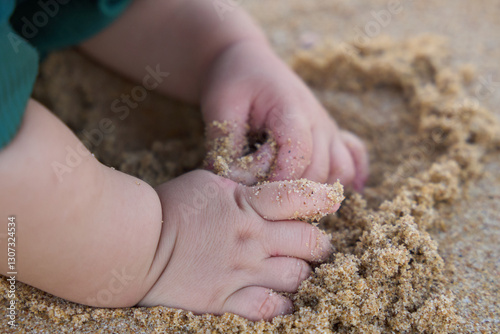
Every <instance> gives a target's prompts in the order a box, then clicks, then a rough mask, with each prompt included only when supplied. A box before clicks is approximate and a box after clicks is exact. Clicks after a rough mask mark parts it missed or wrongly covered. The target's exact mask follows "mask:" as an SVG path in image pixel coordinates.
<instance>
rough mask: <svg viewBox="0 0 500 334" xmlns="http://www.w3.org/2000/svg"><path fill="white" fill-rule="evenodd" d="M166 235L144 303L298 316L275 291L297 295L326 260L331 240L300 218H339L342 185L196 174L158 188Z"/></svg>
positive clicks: (253, 317)
mask: <svg viewBox="0 0 500 334" xmlns="http://www.w3.org/2000/svg"><path fill="white" fill-rule="evenodd" d="M156 190H157V192H158V194H159V196H160V200H161V202H162V207H163V215H164V217H163V219H164V223H163V224H164V226H163V229H162V233H161V237H160V242H159V246H158V249H157V253H156V256H155V260H154V261H155V262H154V263H153V265H152V267H151V270H150V272H151V274H152V275H157V277H159V278H158V279H157V281H156V283H155V284H154V286H153V287H152V288H151V290H150V291H149V292H148V293H147V295H146V296H145V297H144V298H143V299H142V301H141V302H140V303H139V305H143V306H154V305H165V306H169V307H176V308H182V309H186V310H190V311H193V312H195V313H214V314H223V313H225V312H231V313H235V314H238V315H241V316H243V317H246V318H248V319H250V320H260V319H270V318H273V317H274V316H277V315H281V314H287V313H290V312H291V311H292V310H293V307H292V302H291V301H290V300H289V299H287V298H285V297H283V296H281V295H280V294H278V293H276V292H274V291H284V292H293V291H296V290H297V288H298V286H299V284H300V283H301V282H302V281H303V280H304V279H306V278H307V277H308V276H309V274H310V271H311V268H310V266H309V264H308V262H316V261H322V260H325V259H326V258H327V257H328V256H329V255H330V254H331V251H332V246H331V244H330V241H329V238H328V237H327V236H326V235H325V234H324V233H323V232H321V231H320V230H318V229H317V228H316V227H314V226H313V225H311V224H309V223H305V222H303V221H297V220H294V219H297V218H307V217H316V218H317V217H319V216H322V215H325V214H327V213H332V212H335V211H336V210H337V209H338V207H339V203H340V201H341V200H342V199H343V196H342V186H340V185H339V184H337V185H334V186H332V185H321V184H317V183H314V182H309V181H305V180H299V181H284V182H272V183H266V184H264V185H259V186H254V187H246V186H243V185H241V184H237V183H235V182H233V181H231V180H229V179H227V178H223V177H220V176H217V175H214V174H212V173H210V172H207V171H194V172H191V173H188V174H185V175H183V176H181V177H179V178H177V179H175V180H172V181H170V182H167V183H165V184H163V185H161V186H159V187H158V188H157V189H156Z"/></svg>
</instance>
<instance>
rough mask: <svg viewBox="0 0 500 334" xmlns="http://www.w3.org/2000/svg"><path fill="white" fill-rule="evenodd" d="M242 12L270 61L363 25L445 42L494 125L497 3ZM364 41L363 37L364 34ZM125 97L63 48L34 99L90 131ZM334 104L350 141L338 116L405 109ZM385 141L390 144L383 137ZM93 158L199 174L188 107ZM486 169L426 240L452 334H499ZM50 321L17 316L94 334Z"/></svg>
mask: <svg viewBox="0 0 500 334" xmlns="http://www.w3.org/2000/svg"><path fill="white" fill-rule="evenodd" d="M239 3H240V4H241V5H242V6H243V7H245V8H247V9H248V10H249V11H250V12H251V13H252V14H253V16H254V17H255V18H256V20H257V21H258V22H259V23H260V24H261V25H262V27H263V28H264V30H265V32H266V33H267V35H268V36H269V39H270V41H271V43H272V45H273V46H274V47H275V49H276V51H277V52H278V53H279V54H280V55H281V56H282V57H283V58H285V59H288V58H289V57H290V56H291V55H293V54H295V53H296V51H297V50H300V49H302V50H307V49H310V48H313V47H314V46H315V45H319V44H321V43H324V42H325V41H327V42H332V43H335V44H339V43H343V42H345V41H351V40H353V39H354V40H356V39H359V36H360V34H363V33H362V31H363V30H365V28H366V27H370V28H371V29H372V30H370V32H371V34H369V35H368V38H369V39H375V38H379V37H381V36H390V37H392V38H394V39H395V40H404V39H407V38H411V37H414V36H417V35H421V34H427V33H431V34H436V35H440V36H443V37H445V38H446V39H447V41H448V45H449V50H450V55H451V57H450V58H449V61H450V66H453V67H456V68H457V69H458V68H462V69H463V68H466V69H469V70H470V69H472V68H475V70H474V71H470V72H471V73H472V72H474V73H475V74H474V75H473V78H472V81H471V84H470V85H469V86H467V89H468V93H469V95H470V96H472V97H476V98H477V99H478V100H479V102H480V103H481V104H482V105H484V106H486V107H487V108H489V109H490V110H492V111H494V112H495V114H496V116H497V117H499V118H500V108H499V106H500V66H499V61H500V2H498V1H495V0H476V1H467V0H435V1H431V0H422V1H416V0H414V1H411V0H403V1H401V2H400V3H401V8H402V9H401V11H400V13H398V14H397V15H391V17H390V19H389V20H384V21H383V23H381V22H382V21H377V19H376V16H377V15H374V13H380V11H382V10H387V9H388V6H389V4H390V3H391V1H389V0H353V1H347V0H343V1H332V0H331V1H321V0H308V1H306V0H288V1H287V0H267V1H257V0H243V1H240V2H239ZM379 18H380V17H379ZM386 18H387V17H386ZM376 27H378V29H377V28H376ZM360 31H361V32H360ZM363 36H364V37H363V38H367V35H366V34H364V35H363ZM467 64H470V65H467ZM464 65H465V67H464ZM131 87H133V85H132V84H131V83H129V82H128V81H126V80H124V79H122V78H120V77H119V76H117V75H115V74H113V73H110V72H108V71H107V70H105V69H102V68H101V67H100V66H99V65H97V64H94V63H92V62H91V61H89V60H88V59H86V58H84V57H83V56H81V55H80V54H78V53H77V52H75V51H74V50H67V51H63V52H58V53H56V54H54V55H52V56H50V57H49V58H48V59H47V60H46V62H45V64H44V65H43V68H42V70H41V75H40V78H39V81H38V84H37V87H36V89H35V96H36V97H37V98H39V99H40V100H41V101H42V102H43V103H45V104H46V105H47V106H48V107H50V108H51V109H52V110H54V111H55V112H56V113H57V114H59V115H61V117H62V118H63V119H64V121H65V122H66V123H67V124H68V125H69V126H70V127H72V128H73V129H75V130H77V131H78V130H81V124H85V126H86V127H87V128H92V127H95V124H97V122H98V121H99V120H100V119H102V117H104V116H106V115H110V110H109V106H110V104H111V102H112V101H113V100H114V99H116V98H117V97H119V96H120V94H121V93H122V92H130V89H131ZM316 93H317V94H318V95H319V96H320V97H321V99H322V101H323V100H325V99H326V100H328V101H330V100H329V99H330V97H329V96H326V95H324V94H327V95H328V93H327V92H326V93H325V92H321V91H317V92H316ZM331 101H333V102H332V103H333V104H337V107H336V108H334V109H335V110H338V114H334V117H335V118H336V119H337V120H338V121H339V123H340V124H341V125H342V126H344V127H346V128H348V129H351V130H353V131H355V130H356V129H355V128H356V126H355V124H354V123H352V119H353V118H352V117H350V116H348V115H343V114H342V110H341V109H342V106H343V105H345V106H348V108H346V110H350V111H353V110H354V111H357V112H358V113H359V115H361V116H362V117H367V118H369V119H371V120H372V121H373V123H374V124H375V125H377V124H386V123H391V122H392V120H393V118H394V117H395V116H394V115H395V114H394V112H395V111H397V110H398V109H400V108H404V103H403V101H402V99H401V97H398V96H397V95H395V94H394V93H393V92H383V91H382V92H381V91H378V92H376V93H374V92H368V93H363V94H362V96H357V97H356V96H352V94H351V95H349V94H344V95H343V94H339V95H338V96H337V97H335V98H333V100H331ZM381 128H382V127H381ZM359 135H360V136H361V137H362V138H364V139H365V140H373V137H372V135H373V134H371V135H365V134H363V133H359ZM364 136H365V137H364ZM383 138H385V139H387V140H391V138H390V136H386V137H383ZM155 141H156V143H155ZM158 142H161V144H159V143H158ZM384 144H385V143H384V141H383V140H381V142H380V143H378V145H380V146H384ZM155 145H156V148H155V149H156V150H160V151H161V152H162V155H163V157H167V158H166V160H165V161H164V162H163V165H161V166H160V165H158V164H157V162H156V160H155V159H153V158H152V156H151V149H152V147H153V146H155ZM388 145H394V143H391V144H388ZM403 146H404V145H403ZM109 150H113V151H118V152H122V154H116V155H114V156H112V157H106V156H105V152H106V151H109ZM384 152H385V151H384V150H383V149H380V152H378V149H377V146H376V145H375V146H373V149H372V151H371V152H370V153H371V160H372V163H373V164H374V177H372V179H371V180H370V182H371V183H370V185H373V186H376V185H377V182H378V181H377V179H378V178H381V177H382V175H383V174H384V171H385V167H384V166H386V165H387V166H389V165H391V159H393V158H392V157H390V156H389V155H388V153H387V152H385V153H384ZM95 153H96V156H97V157H98V158H100V159H102V160H103V161H104V162H105V163H106V164H108V165H110V166H116V167H117V168H120V169H122V170H124V171H131V172H132V171H138V170H139V171H141V170H142V174H141V175H146V176H147V177H146V179H147V180H148V181H150V182H153V183H159V182H162V181H166V180H168V179H169V178H171V177H175V176H177V175H180V174H182V173H184V172H186V171H189V170H191V169H193V168H196V167H198V166H199V165H200V163H201V160H202V157H203V124H202V122H201V120H200V116H199V113H198V111H197V109H196V108H194V107H189V106H184V105H182V104H179V103H178V102H175V101H171V100H168V99H166V98H163V97H158V96H154V95H151V96H148V98H147V99H146V100H145V101H143V102H141V105H140V106H139V107H138V108H137V109H136V110H134V111H133V112H132V114H131V116H130V117H128V118H127V119H126V120H124V121H122V122H121V123H120V124H119V126H118V127H117V130H116V132H115V133H113V135H112V136H110V138H106V140H105V141H104V143H103V145H102V146H101V147H100V148H99V149H98V150H97V151H96V152H95ZM379 153H380V155H379ZM389 153H391V152H389ZM384 154H385V155H384ZM394 155H395V156H396V155H397V152H396V153H394ZM381 157H382V158H381ZM148 159H149V160H148ZM377 159H379V160H384V159H385V160H384V162H381V161H378V160H377ZM394 159H396V157H394ZM485 159H486V160H485V165H484V166H485V168H484V169H485V174H484V176H483V177H482V178H480V179H479V181H477V182H474V183H472V184H470V185H469V188H468V190H467V193H468V196H467V197H466V198H465V199H462V200H460V203H458V204H456V205H454V206H453V208H451V209H449V210H448V217H446V219H445V223H444V225H443V226H441V227H440V228H433V229H432V230H431V231H430V233H431V235H432V237H433V238H434V239H435V240H436V241H437V242H438V244H439V253H440V254H441V256H442V257H443V259H444V260H445V263H446V268H447V269H446V270H447V275H448V277H449V279H450V286H449V288H450V289H451V290H452V291H453V293H454V294H455V296H456V300H455V301H454V303H455V306H456V308H457V310H458V315H460V316H461V317H462V318H463V319H464V320H463V323H462V324H461V329H460V331H461V332H467V333H498V332H500V306H499V300H500V281H499V280H498V277H500V210H499V209H500V205H499V203H500V156H499V155H498V154H489V155H487V156H486V158H485ZM145 161H146V162H145ZM147 161H150V162H151V164H148V163H147ZM377 161H378V162H377ZM155 164H156V165H155ZM149 170H151V171H149ZM46 300H50V298H48V297H47V298H46ZM3 310H4V308H2V311H0V315H1V316H2V322H1V323H0V330H1V331H3V332H5V330H7V331H8V329H7V327H5V324H4V319H5V318H4V315H3V314H2V312H3ZM53 316H54V311H52V314H51V313H50V307H49V308H45V311H40V312H38V314H37V313H34V312H29V311H23V314H21V315H20V319H21V321H23V322H24V323H25V324H26V326H25V327H24V330H25V331H30V330H35V329H37V330H40V331H45V332H55V331H56V330H58V329H64V330H65V331H72V330H76V331H88V332H93V331H94V330H95V329H96V327H93V326H94V325H92V324H89V323H88V322H87V324H84V325H83V327H81V326H80V327H78V326H76V327H73V325H69V324H65V323H64V321H63V320H61V323H58V322H57V321H54V318H53ZM56 318H57V316H56ZM62 318H64V317H62ZM62 318H61V319H62ZM85 321H86V320H85ZM85 321H84V322H85ZM29 324H31V325H29ZM59 326H62V327H59ZM106 326H107V327H106V328H102V329H103V331H106V332H107V331H115V332H119V331H124V330H135V331H140V330H141V327H140V324H138V323H137V322H135V323H132V322H129V321H128V319H127V318H126V317H122V318H120V317H118V318H116V319H114V320H113V319H111V320H110V321H109V322H107V324H106ZM97 327H99V326H97ZM142 330H145V331H147V329H144V328H143V329H142Z"/></svg>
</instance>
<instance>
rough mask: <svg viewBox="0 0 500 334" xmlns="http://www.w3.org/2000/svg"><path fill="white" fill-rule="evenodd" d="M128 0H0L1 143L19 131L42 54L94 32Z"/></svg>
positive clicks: (108, 20)
mask: <svg viewBox="0 0 500 334" xmlns="http://www.w3.org/2000/svg"><path fill="white" fill-rule="evenodd" d="M130 1H131V0H18V1H16V0H0V149H1V148H3V147H4V146H5V145H7V144H8V143H9V142H10V140H12V138H13V137H14V136H15V134H16V133H17V131H18V129H19V126H20V124H21V121H22V116H23V113H24V110H25V108H26V103H27V101H28V99H29V97H30V95H31V91H32V90H33V84H34V82H35V78H36V75H37V72H38V61H39V59H40V55H41V56H42V57H43V56H44V55H46V54H47V53H48V52H50V51H52V50H56V49H60V48H64V47H67V46H71V45H75V44H78V43H79V42H81V41H83V40H85V39H87V38H89V37H91V36H93V35H94V34H96V33H97V32H99V31H100V30H102V29H103V28H105V27H106V26H107V25H109V24H110V23H111V22H112V21H113V20H114V19H115V18H116V17H118V16H119V15H120V14H121V13H122V12H123V11H124V10H125V8H126V7H127V5H128V4H129V3H130Z"/></svg>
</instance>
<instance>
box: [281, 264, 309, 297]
mask: <svg viewBox="0 0 500 334" xmlns="http://www.w3.org/2000/svg"><path fill="white" fill-rule="evenodd" d="M308 276H309V266H308V265H307V264H306V263H305V262H304V261H301V260H299V259H296V261H295V263H294V264H292V265H291V266H290V268H289V270H288V275H287V277H286V278H285V282H286V284H287V288H288V290H291V291H296V290H297V289H298V287H299V286H300V283H302V281H303V280H304V279H306V278H307V277H308Z"/></svg>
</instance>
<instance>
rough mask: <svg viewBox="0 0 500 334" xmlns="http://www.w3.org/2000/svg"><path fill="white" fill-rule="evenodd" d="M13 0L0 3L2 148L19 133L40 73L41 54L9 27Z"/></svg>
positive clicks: (0, 145) (0, 136) (0, 132)
mask: <svg viewBox="0 0 500 334" xmlns="http://www.w3.org/2000/svg"><path fill="white" fill-rule="evenodd" d="M14 5H15V1H14V0H12V1H11V0H8V1H6V0H2V1H1V2H0V149H1V148H3V147H4V146H5V145H7V144H8V143H9V142H10V140H11V139H12V138H13V137H14V136H15V134H16V133H17V131H18V129H19V126H20V124H21V120H22V117H23V114H24V110H25V109H26V103H27V101H28V99H29V97H30V94H31V91H32V89H33V84H34V83H35V78H36V74H37V71H38V54H37V52H36V50H35V49H34V48H33V47H32V46H31V45H29V44H28V43H27V42H26V41H25V40H24V39H22V38H21V37H20V36H19V35H17V34H16V33H15V31H14V30H13V29H12V28H11V26H10V25H9V21H8V20H9V16H10V14H11V12H12V10H13V9H14Z"/></svg>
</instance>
